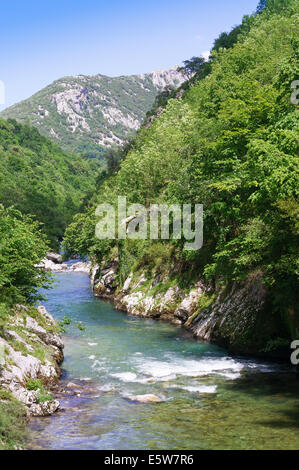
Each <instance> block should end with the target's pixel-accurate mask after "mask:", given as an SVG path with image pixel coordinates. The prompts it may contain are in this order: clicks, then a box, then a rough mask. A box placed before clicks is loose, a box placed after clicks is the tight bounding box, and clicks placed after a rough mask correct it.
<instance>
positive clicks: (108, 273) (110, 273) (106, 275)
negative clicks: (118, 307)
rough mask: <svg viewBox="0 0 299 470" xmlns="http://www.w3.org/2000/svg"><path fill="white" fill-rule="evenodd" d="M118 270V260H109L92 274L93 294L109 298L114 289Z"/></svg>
mask: <svg viewBox="0 0 299 470" xmlns="http://www.w3.org/2000/svg"><path fill="white" fill-rule="evenodd" d="M117 271H118V261H117V260H115V259H114V260H111V261H110V262H109V263H107V264H105V266H103V267H102V268H100V269H97V273H96V274H94V275H93V281H92V282H93V290H94V295H95V296H97V297H102V298H110V297H111V296H112V295H113V293H114V292H115V289H116V287H117V286H116V278H117Z"/></svg>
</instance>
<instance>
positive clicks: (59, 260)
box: [46, 253, 62, 264]
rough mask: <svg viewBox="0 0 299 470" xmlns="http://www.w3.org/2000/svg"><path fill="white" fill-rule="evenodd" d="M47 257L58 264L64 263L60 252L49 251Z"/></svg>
mask: <svg viewBox="0 0 299 470" xmlns="http://www.w3.org/2000/svg"><path fill="white" fill-rule="evenodd" d="M46 258H47V259H48V260H50V261H53V263H56V264H58V263H62V256H61V255H60V254H58V253H47V254H46Z"/></svg>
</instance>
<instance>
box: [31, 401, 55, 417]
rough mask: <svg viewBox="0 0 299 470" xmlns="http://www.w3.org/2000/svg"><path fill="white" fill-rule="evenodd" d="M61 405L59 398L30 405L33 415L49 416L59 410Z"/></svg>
mask: <svg viewBox="0 0 299 470" xmlns="http://www.w3.org/2000/svg"><path fill="white" fill-rule="evenodd" d="M59 405H60V404H59V401H58V400H51V401H45V402H44V403H33V404H32V405H31V406H30V407H29V413H30V414H31V415H32V416H49V415H52V414H53V413H55V411H57V410H58V408H59Z"/></svg>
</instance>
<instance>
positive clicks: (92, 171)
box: [0, 119, 99, 248]
mask: <svg viewBox="0 0 299 470" xmlns="http://www.w3.org/2000/svg"><path fill="white" fill-rule="evenodd" d="M98 169H99V167H98V165H97V164H96V162H93V161H91V160H90V159H83V158H81V157H78V156H73V155H68V154H66V153H64V152H63V151H62V150H61V149H60V148H59V147H58V146H57V145H55V144H53V143H52V142H51V141H49V140H48V139H46V138H45V137H43V136H41V135H40V134H39V132H38V131H37V130H36V129H34V128H32V127H30V126H28V125H21V124H18V123H17V122H16V121H14V120H11V119H9V120H8V121H5V120H3V119H0V201H1V204H2V205H3V206H4V207H5V208H7V207H10V206H14V208H15V209H18V210H19V211H21V212H22V213H23V214H31V215H33V216H34V217H35V219H36V220H37V221H38V222H41V223H42V224H43V230H44V232H45V233H46V235H47V237H48V238H49V240H50V241H51V244H52V246H53V247H56V248H57V246H58V241H59V239H61V238H62V236H63V233H64V230H65V227H66V226H67V225H68V223H69V222H70V220H71V218H72V217H73V215H74V214H75V213H76V212H78V211H79V210H80V209H81V208H82V204H83V202H84V198H85V197H86V196H87V195H88V194H90V193H92V192H93V191H94V188H95V181H96V178H97V175H98Z"/></svg>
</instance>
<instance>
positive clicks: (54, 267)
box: [36, 258, 91, 274]
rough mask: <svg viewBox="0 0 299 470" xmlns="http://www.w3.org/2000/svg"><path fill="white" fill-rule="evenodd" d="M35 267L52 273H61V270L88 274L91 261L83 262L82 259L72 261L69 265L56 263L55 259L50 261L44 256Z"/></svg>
mask: <svg viewBox="0 0 299 470" xmlns="http://www.w3.org/2000/svg"><path fill="white" fill-rule="evenodd" d="M36 267H38V268H41V269H43V270H44V271H52V272H54V273H62V272H81V273H87V274H90V269H91V263H90V262H88V263H85V262H83V261H79V262H78V263H74V264H71V265H67V264H65V263H58V262H56V261H52V260H50V259H47V258H44V259H43V260H42V262H41V264H39V265H37V266H36Z"/></svg>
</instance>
